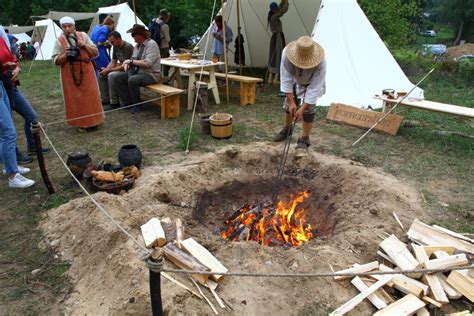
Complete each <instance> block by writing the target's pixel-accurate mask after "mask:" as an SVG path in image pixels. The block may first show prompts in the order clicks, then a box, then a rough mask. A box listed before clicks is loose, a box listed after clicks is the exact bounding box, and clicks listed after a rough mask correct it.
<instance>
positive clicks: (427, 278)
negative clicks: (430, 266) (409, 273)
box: [411, 244, 449, 304]
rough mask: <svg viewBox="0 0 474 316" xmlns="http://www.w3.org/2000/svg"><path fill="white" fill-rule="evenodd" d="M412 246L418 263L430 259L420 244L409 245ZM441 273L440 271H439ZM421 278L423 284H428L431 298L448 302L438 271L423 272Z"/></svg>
mask: <svg viewBox="0 0 474 316" xmlns="http://www.w3.org/2000/svg"><path fill="white" fill-rule="evenodd" d="M411 246H412V248H413V252H414V253H415V257H416V259H417V260H418V262H420V263H425V262H427V261H429V260H430V258H429V257H428V255H427V254H426V252H425V249H424V248H423V247H422V246H418V245H416V244H412V245H411ZM439 274H441V273H439ZM422 280H423V282H424V283H425V284H427V285H429V287H430V290H431V295H433V298H434V299H435V300H437V301H438V302H441V303H444V304H448V303H449V300H448V297H447V296H446V293H445V292H444V288H443V286H442V284H441V281H440V280H439V277H438V273H437V274H431V275H430V274H424V275H423V276H422Z"/></svg>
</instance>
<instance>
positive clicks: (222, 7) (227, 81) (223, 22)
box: [221, 0, 229, 103]
mask: <svg viewBox="0 0 474 316" xmlns="http://www.w3.org/2000/svg"><path fill="white" fill-rule="evenodd" d="M221 12H222V32H223V35H224V36H223V39H224V64H225V92H226V96H227V103H229V77H228V73H229V69H228V67H227V41H226V33H227V32H226V30H227V25H226V21H225V18H224V15H225V14H224V0H221Z"/></svg>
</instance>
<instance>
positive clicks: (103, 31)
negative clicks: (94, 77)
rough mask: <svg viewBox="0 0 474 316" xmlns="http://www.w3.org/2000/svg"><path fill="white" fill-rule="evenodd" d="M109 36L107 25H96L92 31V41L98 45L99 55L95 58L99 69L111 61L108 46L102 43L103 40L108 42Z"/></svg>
mask: <svg viewBox="0 0 474 316" xmlns="http://www.w3.org/2000/svg"><path fill="white" fill-rule="evenodd" d="M108 36H109V29H108V28H107V26H105V25H100V24H99V25H96V26H95V27H94V29H93V30H92V32H91V41H92V42H94V44H95V45H96V46H97V49H98V50H99V56H98V57H97V58H96V59H94V60H95V62H96V64H97V70H100V69H101V68H105V67H107V65H108V64H109V63H110V57H109V54H108V52H107V48H105V47H104V46H103V45H100V44H99V43H101V42H106V41H107V39H108Z"/></svg>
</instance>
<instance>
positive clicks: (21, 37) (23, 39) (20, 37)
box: [12, 33, 31, 44]
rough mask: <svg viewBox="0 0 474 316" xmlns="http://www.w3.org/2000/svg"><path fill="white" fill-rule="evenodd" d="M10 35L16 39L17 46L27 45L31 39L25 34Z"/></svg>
mask: <svg viewBox="0 0 474 316" xmlns="http://www.w3.org/2000/svg"><path fill="white" fill-rule="evenodd" d="M12 35H13V36H15V37H16V38H17V39H18V44H21V43H27V42H30V41H31V37H30V36H29V35H28V34H26V33H21V34H12Z"/></svg>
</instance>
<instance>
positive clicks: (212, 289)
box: [208, 286, 225, 309]
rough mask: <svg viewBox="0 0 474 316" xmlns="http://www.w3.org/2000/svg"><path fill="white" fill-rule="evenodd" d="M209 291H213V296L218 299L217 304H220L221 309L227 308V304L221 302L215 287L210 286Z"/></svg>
mask: <svg viewBox="0 0 474 316" xmlns="http://www.w3.org/2000/svg"><path fill="white" fill-rule="evenodd" d="M208 288H209V290H210V291H211V293H212V295H213V296H214V298H215V299H216V301H217V304H219V306H220V308H222V309H224V308H225V304H224V302H223V301H222V300H221V298H220V297H219V295H217V292H216V290H214V287H213V286H208Z"/></svg>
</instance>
